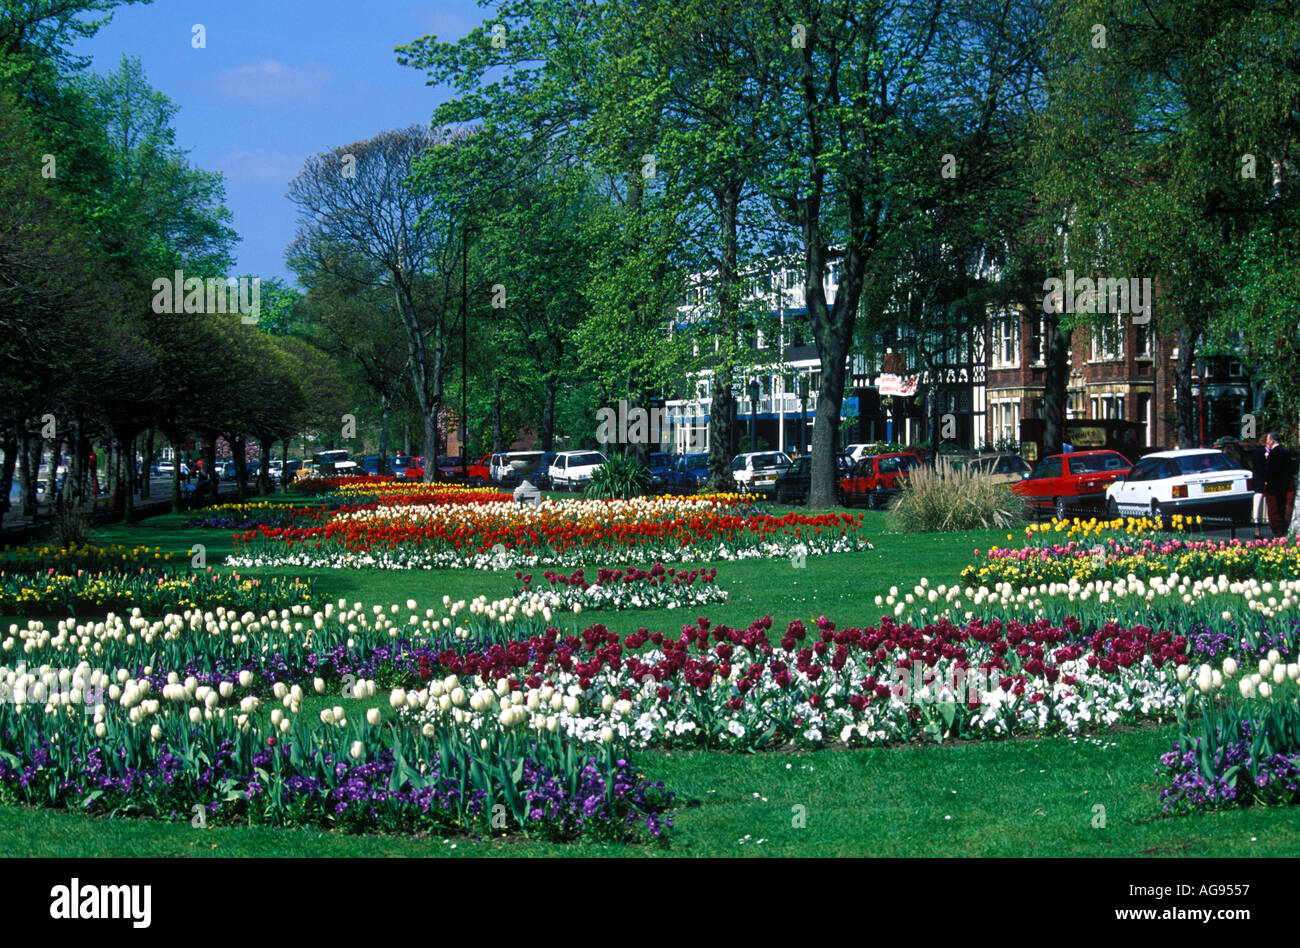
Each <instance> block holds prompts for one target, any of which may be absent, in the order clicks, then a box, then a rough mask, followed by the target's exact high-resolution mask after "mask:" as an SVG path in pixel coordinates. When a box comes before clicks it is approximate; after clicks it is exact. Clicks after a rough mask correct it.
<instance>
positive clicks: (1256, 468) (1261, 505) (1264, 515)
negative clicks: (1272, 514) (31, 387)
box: [1249, 444, 1268, 540]
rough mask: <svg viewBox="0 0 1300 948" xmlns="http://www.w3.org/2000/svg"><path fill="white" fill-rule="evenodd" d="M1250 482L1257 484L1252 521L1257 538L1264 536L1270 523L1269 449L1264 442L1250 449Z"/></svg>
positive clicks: (1252, 508)
mask: <svg viewBox="0 0 1300 948" xmlns="http://www.w3.org/2000/svg"><path fill="white" fill-rule="evenodd" d="M1249 460H1250V472H1251V473H1250V482H1251V483H1252V484H1253V485H1255V498H1254V502H1253V505H1252V507H1251V515H1250V519H1251V522H1252V523H1253V524H1254V525H1255V539H1256V540H1259V539H1262V538H1263V536H1264V532H1263V531H1264V524H1266V523H1268V486H1267V485H1268V450H1267V449H1266V448H1265V447H1264V446H1263V445H1262V444H1256V445H1252V446H1251V449H1250V459H1249Z"/></svg>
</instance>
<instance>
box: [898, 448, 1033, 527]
mask: <svg viewBox="0 0 1300 948" xmlns="http://www.w3.org/2000/svg"><path fill="white" fill-rule="evenodd" d="M889 519H890V525H891V526H892V528H893V529H894V530H897V531H898V532H900V533H943V532H948V531H954V530H980V529H985V530H987V529H990V528H997V529H1005V528H1007V527H1010V526H1012V525H1014V524H1017V523H1019V522H1021V521H1022V520H1024V509H1023V505H1022V504H1021V502H1020V500H1019V498H1017V497H1016V496H1015V495H1014V494H1012V493H1011V492H1010V491H1009V490H1007V489H1006V487H1004V486H1002V485H1000V484H998V483H996V482H995V481H994V480H993V479H992V478H990V477H988V476H987V475H983V474H974V473H972V472H970V471H969V470H965V469H962V468H958V467H956V466H953V465H947V464H943V463H942V462H941V467H940V469H939V470H937V471H935V470H930V469H928V468H916V469H914V470H913V471H912V472H911V473H910V474H909V475H908V480H907V487H906V488H905V489H904V490H902V491H901V492H900V493H899V496H898V498H897V500H895V501H894V503H893V504H892V505H891V507H890V515H889Z"/></svg>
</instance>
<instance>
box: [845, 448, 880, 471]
mask: <svg viewBox="0 0 1300 948" xmlns="http://www.w3.org/2000/svg"><path fill="white" fill-rule="evenodd" d="M871 447H873V445H870V444H849V445H845V447H844V453H845V454H847V455H848V456H849V457H851V458H852V459H853V464H857V463H858V462H859V461H861V460H862V459H863V458H864V457H866V456H867V454H869V453H870V452H869V450H868V449H869V448H871ZM850 466H852V465H850Z"/></svg>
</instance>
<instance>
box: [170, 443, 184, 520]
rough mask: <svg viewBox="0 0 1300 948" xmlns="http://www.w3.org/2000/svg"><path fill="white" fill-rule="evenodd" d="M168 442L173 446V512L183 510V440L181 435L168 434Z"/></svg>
mask: <svg viewBox="0 0 1300 948" xmlns="http://www.w3.org/2000/svg"><path fill="white" fill-rule="evenodd" d="M167 443H168V444H170V445H171V446H172V513H180V512H181V441H180V438H179V437H175V438H173V437H170V436H168V439H167Z"/></svg>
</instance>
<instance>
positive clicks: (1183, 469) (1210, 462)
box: [1174, 451, 1235, 474]
mask: <svg viewBox="0 0 1300 948" xmlns="http://www.w3.org/2000/svg"><path fill="white" fill-rule="evenodd" d="M1174 463H1176V464H1177V465H1178V470H1179V473H1182V474H1205V473H1207V472H1210V471H1231V470H1235V468H1234V467H1233V464H1232V462H1231V461H1229V460H1228V456H1227V455H1226V454H1222V453H1220V452H1218V451H1213V452H1210V453H1207V454H1186V455H1183V456H1182V457H1180V458H1174Z"/></svg>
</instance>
